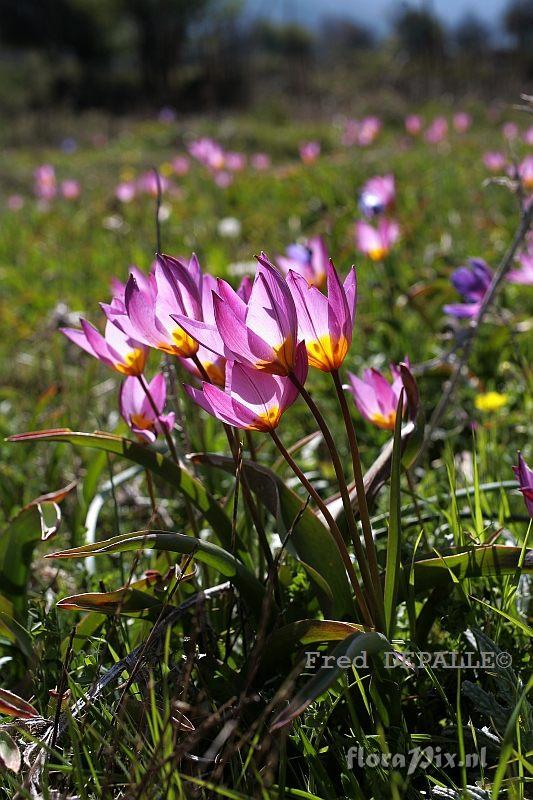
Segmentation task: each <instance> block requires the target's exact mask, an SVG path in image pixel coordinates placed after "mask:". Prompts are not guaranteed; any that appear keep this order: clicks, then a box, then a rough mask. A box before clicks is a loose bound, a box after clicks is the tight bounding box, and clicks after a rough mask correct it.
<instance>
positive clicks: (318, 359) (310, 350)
mask: <svg viewBox="0 0 533 800" xmlns="http://www.w3.org/2000/svg"><path fill="white" fill-rule="evenodd" d="M306 347H307V355H308V357H309V366H311V367H316V368H317V369H321V370H322V372H331V370H333V369H338V368H339V367H340V365H341V364H342V362H343V361H344V359H345V358H346V353H347V352H348V341H347V339H346V338H345V337H344V336H341V337H340V339H333V338H332V337H331V336H330V334H329V333H326V334H325V335H324V336H321V337H320V338H319V339H313V340H312V341H310V342H306Z"/></svg>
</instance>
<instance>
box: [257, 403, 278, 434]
mask: <svg viewBox="0 0 533 800" xmlns="http://www.w3.org/2000/svg"><path fill="white" fill-rule="evenodd" d="M280 418H281V410H280V408H279V406H272V408H269V409H268V411H267V412H266V414H259V416H258V417H257V419H256V420H255V423H254V424H253V428H254V430H256V431H271V430H272V429H273V428H277V426H278V423H279V421H280Z"/></svg>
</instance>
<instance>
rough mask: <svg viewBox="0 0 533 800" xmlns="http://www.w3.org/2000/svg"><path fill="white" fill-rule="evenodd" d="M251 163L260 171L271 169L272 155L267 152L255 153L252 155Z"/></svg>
mask: <svg viewBox="0 0 533 800" xmlns="http://www.w3.org/2000/svg"><path fill="white" fill-rule="evenodd" d="M250 164H251V165H252V167H253V168H254V169H256V170H257V171H258V172H265V171H266V170H267V169H270V156H268V155H267V154H266V153H254V154H253V155H252V156H251V157H250Z"/></svg>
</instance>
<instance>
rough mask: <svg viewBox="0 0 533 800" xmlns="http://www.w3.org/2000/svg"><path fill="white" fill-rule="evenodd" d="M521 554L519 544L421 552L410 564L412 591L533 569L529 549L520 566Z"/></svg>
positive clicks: (425, 590) (531, 570)
mask: <svg viewBox="0 0 533 800" xmlns="http://www.w3.org/2000/svg"><path fill="white" fill-rule="evenodd" d="M521 556H522V548H521V547H506V546H505V545H498V544H493V545H480V546H475V545H473V546H471V547H458V548H453V549H451V550H445V551H443V552H442V553H440V554H439V555H432V556H428V555H421V556H420V557H419V558H418V557H417V559H416V560H415V562H414V564H413V575H414V591H415V593H416V594H421V593H424V592H427V591H429V590H431V589H434V588H436V587H445V586H450V587H452V588H453V584H454V579H455V580H462V579H464V578H489V577H493V576H502V575H511V574H513V573H514V572H515V571H517V570H520V571H521V572H524V573H531V572H533V550H527V551H526V553H525V555H524V559H523V562H522V566H520V559H521ZM452 576H453V577H452ZM402 599H403V598H402Z"/></svg>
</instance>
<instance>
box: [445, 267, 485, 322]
mask: <svg viewBox="0 0 533 800" xmlns="http://www.w3.org/2000/svg"><path fill="white" fill-rule="evenodd" d="M451 280H452V283H453V285H454V287H455V289H456V290H457V291H458V292H459V294H460V295H461V296H462V298H463V300H464V301H465V302H464V303H452V304H450V305H445V306H444V312H445V313H446V314H450V315H451V316H453V317H458V318H459V319H463V318H470V317H476V316H477V314H478V312H479V309H480V307H481V303H482V302H483V298H484V297H485V294H486V292H487V289H488V288H489V286H490V284H491V281H492V270H491V269H490V267H489V266H488V265H487V264H486V262H485V261H483V259H481V258H470V259H469V261H468V266H466V267H459V268H458V269H456V270H454V272H452V278H451Z"/></svg>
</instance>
